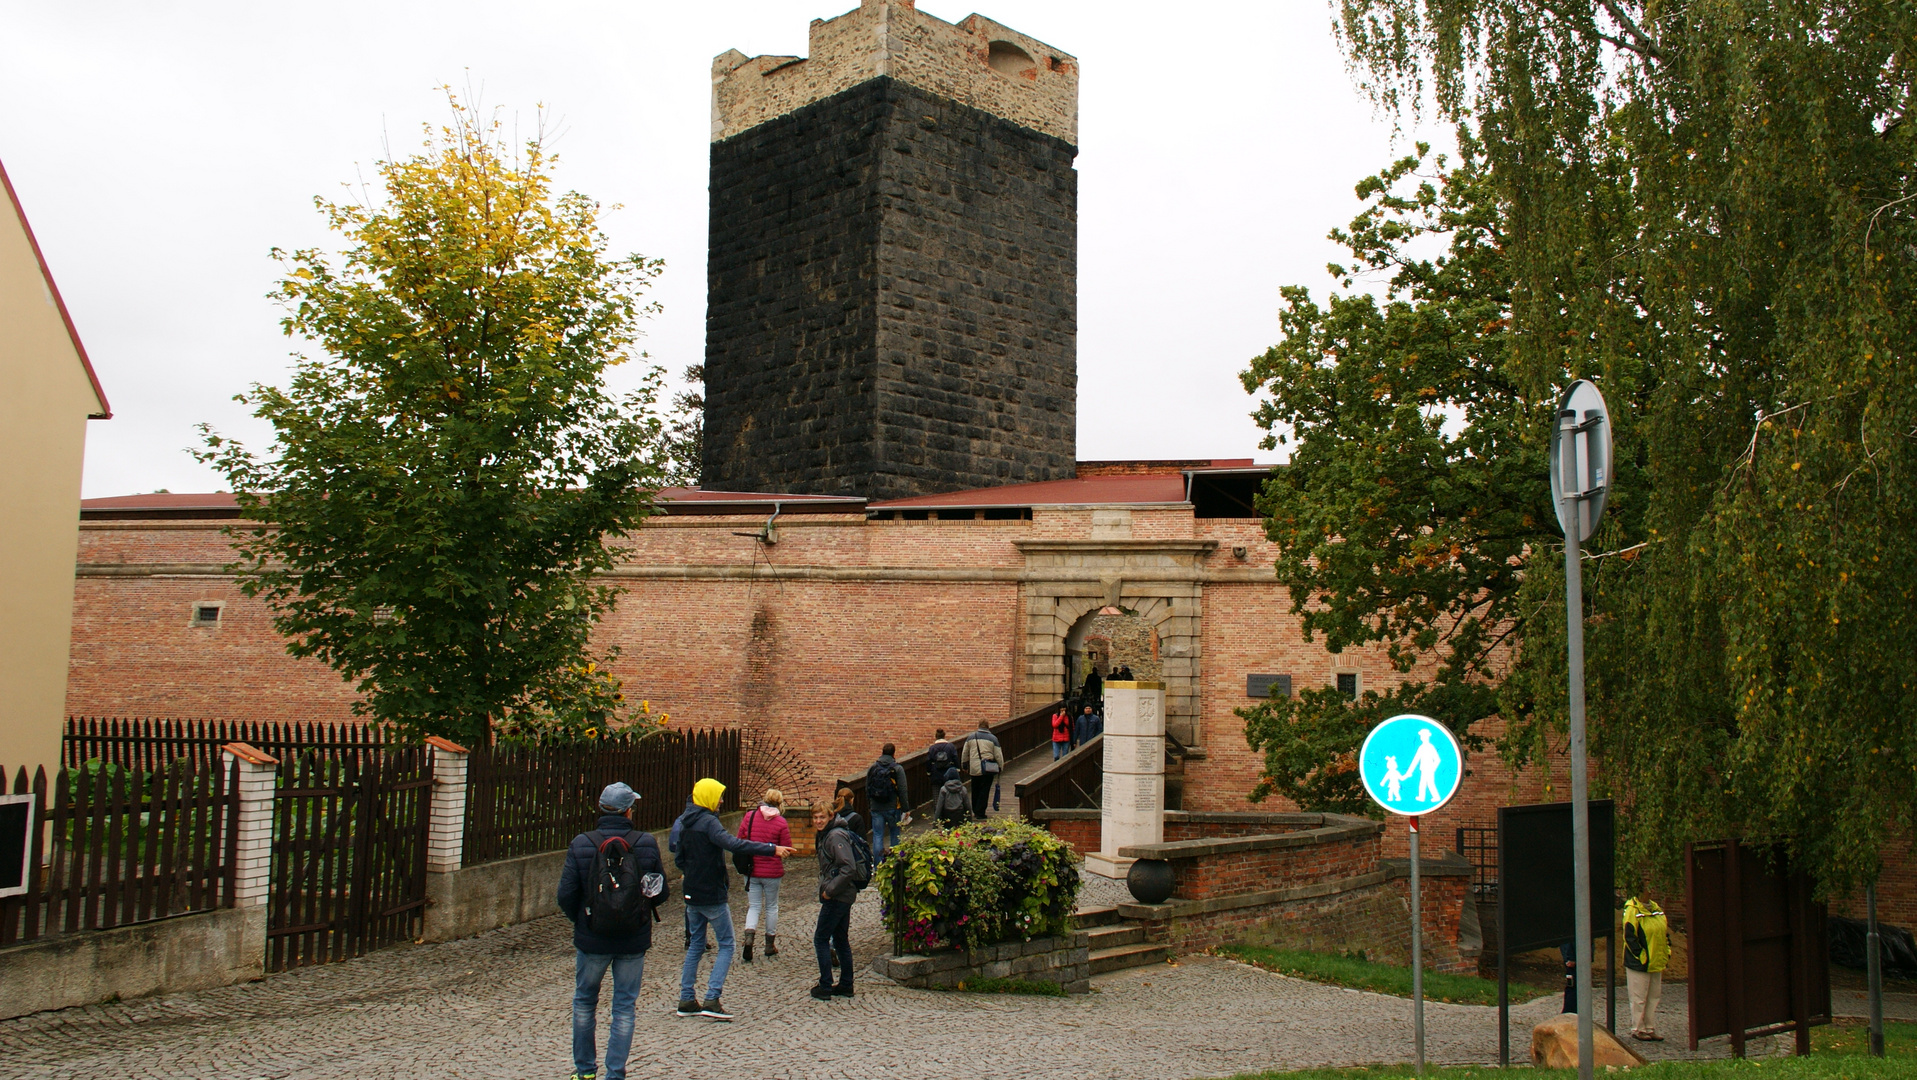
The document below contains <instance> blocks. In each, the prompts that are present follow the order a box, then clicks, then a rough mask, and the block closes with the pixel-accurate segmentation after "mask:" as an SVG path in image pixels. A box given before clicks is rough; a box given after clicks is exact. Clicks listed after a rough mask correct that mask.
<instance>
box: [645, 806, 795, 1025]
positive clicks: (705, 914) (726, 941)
mask: <svg viewBox="0 0 1917 1080" xmlns="http://www.w3.org/2000/svg"><path fill="white" fill-rule="evenodd" d="M725 793H726V786H725V785H724V784H721V783H720V782H719V781H717V780H713V779H711V778H709V777H708V778H707V779H704V780H701V781H699V782H698V783H696V784H694V785H692V802H691V803H689V804H688V805H687V806H686V811H685V813H683V814H680V815H679V820H677V821H675V822H673V823H672V837H671V847H672V855H673V862H674V863H675V864H677V865H678V867H679V869H680V870H682V871H684V872H685V875H686V877H685V882H684V885H685V894H686V964H685V967H684V968H682V969H681V970H680V972H679V1009H678V1013H677V1015H679V1016H709V1017H711V1018H712V1019H714V1020H730V1019H732V1014H731V1013H729V1012H727V1011H726V1009H725V1006H724V1005H722V1004H720V1002H719V995H720V994H721V993H723V992H724V990H725V985H726V973H727V972H728V971H730V970H732V909H731V908H730V907H729V906H727V904H726V890H727V889H729V888H731V884H732V882H731V878H730V877H728V876H727V874H726V852H729V851H733V852H744V853H745V854H747V855H777V856H779V857H780V858H784V857H785V856H787V855H790V854H792V849H791V848H789V847H783V846H780V847H775V846H773V845H771V844H761V843H759V842H758V841H756V840H741V839H739V838H738V837H736V836H734V835H732V834H731V833H729V832H727V831H726V827H725V826H724V825H722V824H720V823H719V817H718V810H719V800H720V799H721V798H723V797H724V796H725ZM708 926H710V927H712V936H713V938H714V939H715V940H717V942H718V944H719V947H718V949H717V950H716V951H715V952H714V953H713V959H712V976H711V978H710V979H709V980H708V981H707V983H706V997H705V1003H704V1004H700V1002H699V998H698V996H697V993H696V991H697V989H698V985H697V984H698V979H699V961H700V960H701V959H703V958H704V957H705V954H706V927H708Z"/></svg>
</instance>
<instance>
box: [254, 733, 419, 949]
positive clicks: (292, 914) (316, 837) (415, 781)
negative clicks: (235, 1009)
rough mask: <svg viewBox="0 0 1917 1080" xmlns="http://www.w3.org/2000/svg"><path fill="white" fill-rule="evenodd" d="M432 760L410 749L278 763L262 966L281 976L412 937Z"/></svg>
mask: <svg viewBox="0 0 1917 1080" xmlns="http://www.w3.org/2000/svg"><path fill="white" fill-rule="evenodd" d="M432 784H433V773H432V764H431V758H430V757H429V756H428V755H427V753H426V751H425V749H424V748H422V747H412V746H394V745H390V744H388V745H384V746H339V745H334V746H317V747H313V746H309V747H303V748H300V749H298V750H294V751H292V752H289V753H287V755H286V757H285V758H283V759H282V760H281V763H280V767H279V775H278V780H277V785H276V786H277V790H276V791H275V793H274V795H275V799H274V807H273V809H274V822H273V877H272V891H271V895H270V897H269V899H268V905H269V906H268V915H267V937H266V966H267V970H268V971H285V970H287V969H288V968H294V967H301V966H304V965H307V964H321V963H328V962H331V961H335V960H346V959H350V958H352V957H355V956H361V955H363V954H365V953H366V952H367V951H368V950H371V949H378V948H382V947H384V946H387V945H394V944H398V943H400V942H402V941H410V940H412V939H414V938H416V937H418V936H419V930H420V922H421V919H422V917H423V915H424V913H425V907H426V827H427V818H428V813H429V810H430V805H431V801H432Z"/></svg>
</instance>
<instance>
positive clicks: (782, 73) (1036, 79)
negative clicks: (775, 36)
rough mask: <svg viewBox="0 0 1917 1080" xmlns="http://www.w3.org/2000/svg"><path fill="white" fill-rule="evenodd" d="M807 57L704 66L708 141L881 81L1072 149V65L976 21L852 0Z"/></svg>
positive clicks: (735, 55)
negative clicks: (853, 5)
mask: <svg viewBox="0 0 1917 1080" xmlns="http://www.w3.org/2000/svg"><path fill="white" fill-rule="evenodd" d="M809 47H810V50H811V55H810V56H804V57H800V56H754V57H747V56H746V55H745V54H743V53H741V52H739V51H738V50H737V49H731V50H728V51H726V52H724V53H722V54H720V55H719V56H718V57H717V58H715V59H714V60H713V61H712V141H713V142H719V141H721V140H724V139H729V138H731V137H733V136H734V135H737V134H739V133H741V132H743V131H747V130H749V129H751V128H754V127H757V126H758V125H760V124H763V123H765V122H766V121H768V120H772V119H775V118H777V117H780V116H784V115H786V114H788V113H791V112H793V111H794V110H797V109H801V108H803V107H805V106H807V105H810V104H811V103H813V102H815V101H819V100H821V99H823V98H828V97H831V96H832V95H834V94H837V93H839V92H840V91H842V90H847V89H850V88H851V87H854V86H857V85H858V84H860V83H862V82H865V81H866V80H868V79H873V78H877V77H879V76H890V77H891V78H893V79H896V80H898V81H899V82H902V83H906V84H908V85H911V86H915V87H917V88H919V89H921V90H925V91H927V92H929V93H932V94H934V95H937V96H938V97H941V98H944V99H946V100H949V101H955V102H958V103H959V104H961V105H968V106H971V107H972V108H974V109H978V110H980V111H982V112H987V113H991V114H992V115H993V116H997V117H1000V118H1002V119H1005V120H1009V121H1011V122H1012V123H1015V124H1018V125H1020V126H1022V127H1027V128H1031V129H1032V130H1034V131H1039V132H1043V133H1044V134H1047V135H1050V136H1052V137H1054V138H1058V139H1063V140H1064V141H1066V142H1068V143H1071V144H1073V145H1077V143H1078V60H1077V59H1076V58H1074V57H1073V56H1071V55H1069V54H1067V53H1065V52H1061V51H1060V50H1058V49H1055V48H1053V47H1051V46H1050V45H1047V44H1045V43H1044V42H1042V41H1039V40H1038V39H1037V38H1033V37H1028V36H1026V35H1024V34H1021V33H1019V32H1018V31H1016V30H1013V29H1011V28H1010V27H1007V26H1003V25H1001V24H999V23H996V22H993V21H992V20H991V19H988V18H986V17H985V16H983V15H968V16H966V17H965V18H964V19H962V20H960V21H959V22H958V23H956V24H954V23H948V22H946V21H945V20H943V19H940V18H937V17H935V16H931V15H927V14H925V13H924V12H922V11H919V10H918V9H917V8H916V7H914V6H913V0H861V3H860V4H859V7H858V9H857V10H855V11H848V12H846V13H845V14H843V15H841V16H839V17H838V18H836V19H814V20H812V32H811V40H810V46H809Z"/></svg>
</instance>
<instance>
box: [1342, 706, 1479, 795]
mask: <svg viewBox="0 0 1917 1080" xmlns="http://www.w3.org/2000/svg"><path fill="white" fill-rule="evenodd" d="M1440 732H1442V733H1443V735H1444V737H1442V738H1440V737H1436V735H1437V733H1440ZM1400 762H1403V764H1402V765H1401V764H1399V763H1400ZM1380 764H1382V768H1380ZM1462 766H1463V760H1462V755H1461V754H1460V753H1459V751H1458V744H1457V740H1456V739H1454V738H1452V737H1450V733H1449V732H1446V731H1444V729H1443V728H1442V727H1440V726H1439V725H1438V722H1437V721H1435V720H1431V719H1429V718H1427V717H1420V716H1412V715H1406V716H1397V717H1393V718H1392V719H1390V720H1387V721H1385V722H1384V723H1382V724H1380V725H1378V727H1377V728H1376V729H1375V730H1373V731H1372V733H1371V736H1370V737H1369V738H1367V739H1366V740H1365V746H1364V749H1363V751H1362V752H1361V753H1360V762H1359V770H1360V772H1361V773H1362V775H1363V777H1364V782H1365V787H1366V788H1367V789H1369V790H1370V792H1371V795H1372V798H1374V799H1376V800H1378V802H1379V803H1380V804H1382V805H1383V806H1384V807H1385V809H1387V810H1393V811H1396V812H1398V813H1401V814H1424V813H1429V812H1430V811H1432V810H1435V809H1437V808H1438V807H1439V806H1441V805H1443V804H1444V803H1445V802H1446V801H1448V800H1449V799H1450V798H1451V796H1452V794H1453V793H1455V792H1456V791H1457V788H1458V781H1459V779H1460V778H1461V776H1460V774H1461V773H1462V772H1463V767H1462ZM1413 779H1415V780H1416V781H1417V784H1416V786H1415V787H1414V788H1413V789H1412V791H1411V793H1410V797H1409V798H1407V797H1406V793H1405V790H1404V785H1405V781H1407V780H1413Z"/></svg>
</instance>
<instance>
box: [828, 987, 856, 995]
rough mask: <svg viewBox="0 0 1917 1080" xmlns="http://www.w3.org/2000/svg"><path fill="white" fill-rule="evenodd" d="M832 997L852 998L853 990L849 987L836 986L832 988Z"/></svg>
mask: <svg viewBox="0 0 1917 1080" xmlns="http://www.w3.org/2000/svg"><path fill="white" fill-rule="evenodd" d="M832 996H833V997H851V996H852V988H851V987H849V986H835V987H833V988H832Z"/></svg>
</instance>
